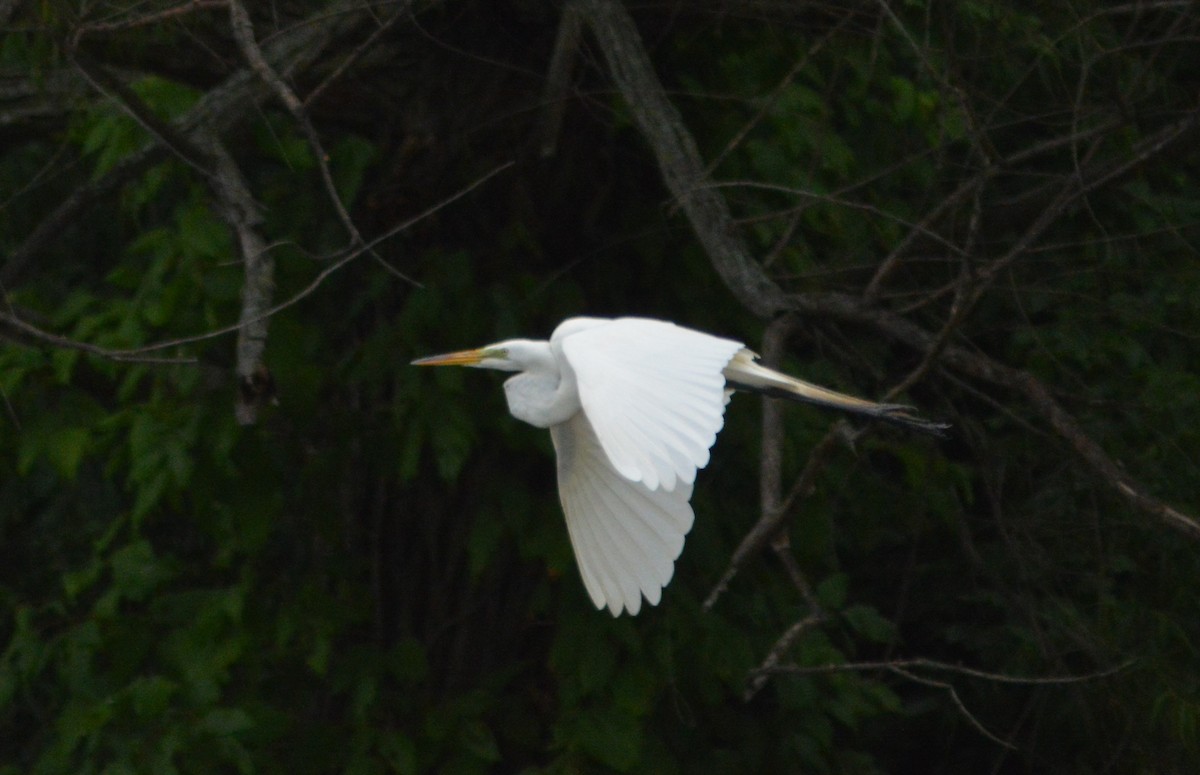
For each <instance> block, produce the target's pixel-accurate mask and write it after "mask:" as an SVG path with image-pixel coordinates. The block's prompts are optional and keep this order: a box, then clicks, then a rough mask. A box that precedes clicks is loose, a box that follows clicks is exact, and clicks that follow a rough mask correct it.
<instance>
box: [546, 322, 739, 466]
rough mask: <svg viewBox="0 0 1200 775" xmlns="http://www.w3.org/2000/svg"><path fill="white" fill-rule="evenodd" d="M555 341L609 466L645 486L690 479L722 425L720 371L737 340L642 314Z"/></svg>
mask: <svg viewBox="0 0 1200 775" xmlns="http://www.w3.org/2000/svg"><path fill="white" fill-rule="evenodd" d="M557 336H558V334H557V332H556V338H557ZM553 341H554V340H552V342H553ZM557 343H558V344H559V346H561V348H562V353H563V355H564V356H565V357H566V360H567V362H568V364H569V365H570V366H571V368H572V370H573V371H574V372H575V378H576V381H577V383H578V388H579V400H580V403H581V405H582V407H583V413H584V414H586V415H587V417H588V420H590V422H591V425H592V428H594V429H595V432H596V438H597V439H598V440H599V442H600V446H601V447H602V448H603V450H604V452H605V454H606V455H607V457H608V460H609V462H610V463H611V464H612V467H613V468H614V469H616V470H617V471H618V472H619V473H620V474H621V475H622V476H624V477H625V478H626V479H629V480H631V481H634V482H641V483H642V484H644V485H645V486H646V487H647V488H649V489H651V490H656V489H659V488H662V489H664V490H671V489H673V488H675V487H676V486H677V483H679V482H683V483H685V484H689V485H690V484H691V483H692V482H694V481H695V478H696V469H697V468H703V467H704V466H705V465H707V464H708V450H709V447H711V446H712V445H713V442H714V441H716V437H717V432H718V431H720V430H721V427H722V425H723V424H724V422H725V418H724V413H725V403H726V400H725V377H724V376H723V375H722V373H721V372H722V370H723V369H724V368H725V365H726V364H727V363H729V360H730V358H732V357H733V355H734V354H735V353H737V352H738V351H739V350H741V349H742V345H741V343H740V342H735V341H733V340H731V339H722V338H720V337H716V336H710V335H709V334H704V333H701V332H699V331H693V330H691V329H687V328H681V327H679V326H676V325H675V324H673V323H667V322H664V321H661V320H649V319H646V318H618V319H616V320H611V321H604V322H602V323H600V322H596V323H595V324H593V325H590V326H589V327H587V328H584V329H582V330H577V331H573V332H571V333H569V334H567V335H565V336H562V337H561V339H558V340H557Z"/></svg>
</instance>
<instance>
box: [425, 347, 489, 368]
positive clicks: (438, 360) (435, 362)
mask: <svg viewBox="0 0 1200 775" xmlns="http://www.w3.org/2000/svg"><path fill="white" fill-rule="evenodd" d="M487 352H488V351H487V350H486V349H481V350H459V351H458V352H456V353H444V354H442V355H430V356H429V357H427V358H417V359H416V360H415V361H413V362H412V364H411V365H413V366H478V365H479V362H480V361H482V360H483V359H484V358H486V357H487Z"/></svg>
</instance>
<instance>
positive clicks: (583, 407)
mask: <svg viewBox="0 0 1200 775" xmlns="http://www.w3.org/2000/svg"><path fill="white" fill-rule="evenodd" d="M757 358H758V356H757V355H756V354H755V353H753V352H751V351H750V350H747V349H746V348H745V347H744V346H743V345H742V343H741V342H735V341H733V340H732V339H722V338H720V337H716V336H711V335H709V334H705V333H702V332H700V331H694V330H692V329H688V328H683V327H682V326H677V325H675V324H674V323H668V322H665V321H661V320H650V319H647V318H632V317H627V318H616V319H603V318H588V317H580V318H571V319H569V320H566V321H563V322H562V323H561V324H560V325H559V326H558V328H556V329H555V330H554V333H553V335H551V337H550V341H548V342H547V341H534V340H530V339H509V340H507V341H503V342H497V343H496V344H490V345H487V346H486V347H481V348H479V349H477V350H463V351H460V352H453V353H447V354H445V355H434V356H431V357H428V358H420V359H418V360H415V361H413V365H416V366H475V367H479V368H485V369H498V370H500V371H515V372H518V374H517V375H516V376H515V377H510V378H509V379H507V380H505V382H504V392H505V395H506V397H507V399H508V409H509V411H510V412H511V413H512V415H513V416H514V417H516V418H517V419H518V420H524V421H525V422H527V423H529V424H530V425H534V426H536V427H538V428H549V429H550V438H551V440H552V441H553V443H554V450H555V453H556V454H557V457H558V494H559V499H560V501H561V502H562V508H563V512H564V513H565V514H566V518H567V531H568V533H569V534H570V537H571V545H572V546H573V547H574V549H575V557H576V559H577V560H578V563H579V572H580V575H581V576H582V577H583V584H584V586H585V587H586V588H587V592H588V595H589V596H590V597H591V599H592V602H593V603H594V604H595V605H596V608H603V607H605V606H607V607H608V610H609V611H611V612H612V615H613V616H618V615H620V613H621V611H622V610H628V611H629V613H630V614H636V613H637V612H638V611H639V610H640V609H641V605H642V600H641V599H642V597H643V596H645V598H646V600H647V601H648V602H649V603H650V604H651V605H657V604H658V601H659V599H660V598H661V595H662V589H663V587H665V586H666V585H667V583H668V582H669V581H670V580H671V575H672V574H673V573H674V570H675V560H676V558H678V557H679V553H680V552H681V551H682V550H683V539H684V536H685V535H687V533H688V531H689V530H691V528H692V520H693V514H692V507H691V504H690V503H689V501H690V500H691V497H692V484H693V482H694V481H695V479H696V470H697V469H700V468H703V467H704V466H706V465H707V464H708V450H709V447H711V446H712V445H713V442H715V441H716V438H717V433H718V432H719V431H720V430H721V426H722V425H723V424H724V421H725V420H724V414H725V405H726V404H727V403H728V402H729V396H730V394H731V393H732V392H733V391H734V390H752V391H755V392H758V393H764V394H767V395H770V396H776V397H782V398H789V399H793V400H796V401H804V402H807V403H811V404H817V405H818V406H825V407H832V408H834V409H840V410H843V411H848V412H854V413H857V414H861V415H866V416H868V417H872V418H875V419H878V420H884V421H886V422H890V423H894V424H897V425H902V426H906V427H910V428H916V429H918V430H922V431H929V432H933V433H939V432H940V431H942V430H943V429H944V428H946V427H947V426H945V425H942V424H939V423H933V422H929V421H927V420H923V419H921V418H919V417H916V416H914V415H913V414H912V413H911V412H912V410H911V409H910V408H909V407H907V406H900V405H897V404H877V403H873V402H871V401H864V400H863V399H861V398H854V397H852V396H847V395H843V394H842V393H837V392H834V391H832V390H827V389H825V388H823V387H819V386H817V385H813V384H811V383H808V382H804V381H802V380H799V379H795V378H794V377H789V376H788V375H786V374H781V373H780V372H778V371H774V370H772V369H768V368H766V367H764V366H760V365H759V364H758V363H756V360H757Z"/></svg>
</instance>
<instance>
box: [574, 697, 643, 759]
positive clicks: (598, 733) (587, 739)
mask: <svg viewBox="0 0 1200 775" xmlns="http://www.w3.org/2000/svg"><path fill="white" fill-rule="evenodd" d="M570 734H571V739H572V740H573V742H574V743H575V744H576V745H578V747H579V749H580V750H582V751H583V752H585V753H587V754H588V755H589V756H591V757H592V758H593V759H595V760H596V761H598V762H600V763H602V764H604V765H606V766H608V767H612V768H613V769H614V770H617V771H618V772H629V771H631V770H633V768H634V766H635V765H636V764H637V763H638V761H639V759H640V758H641V751H642V727H641V724H640V723H639V722H638V720H637V719H635V718H634V717H633V716H630V715H627V714H624V713H620V712H617V711H615V710H613V709H611V708H606V709H593V710H588V711H584V712H583V713H582V714H580V716H579V717H578V718H577V719H576V720H575V722H574V723H573V724H572V725H571V733H570Z"/></svg>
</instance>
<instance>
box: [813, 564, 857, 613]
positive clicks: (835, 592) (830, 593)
mask: <svg viewBox="0 0 1200 775" xmlns="http://www.w3.org/2000/svg"><path fill="white" fill-rule="evenodd" d="M849 586H850V577H849V576H847V575H846V574H845V573H835V574H833V575H832V576H830V577H829V578H827V579H825V580H824V581H822V582H821V583H820V584H818V585H817V599H818V600H820V601H821V605H823V606H824V607H825V608H828V609H829V610H831V611H836V610H838V609H839V608H841V607H842V606H843V605H845V604H846V594H847V591H848V589H849Z"/></svg>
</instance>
